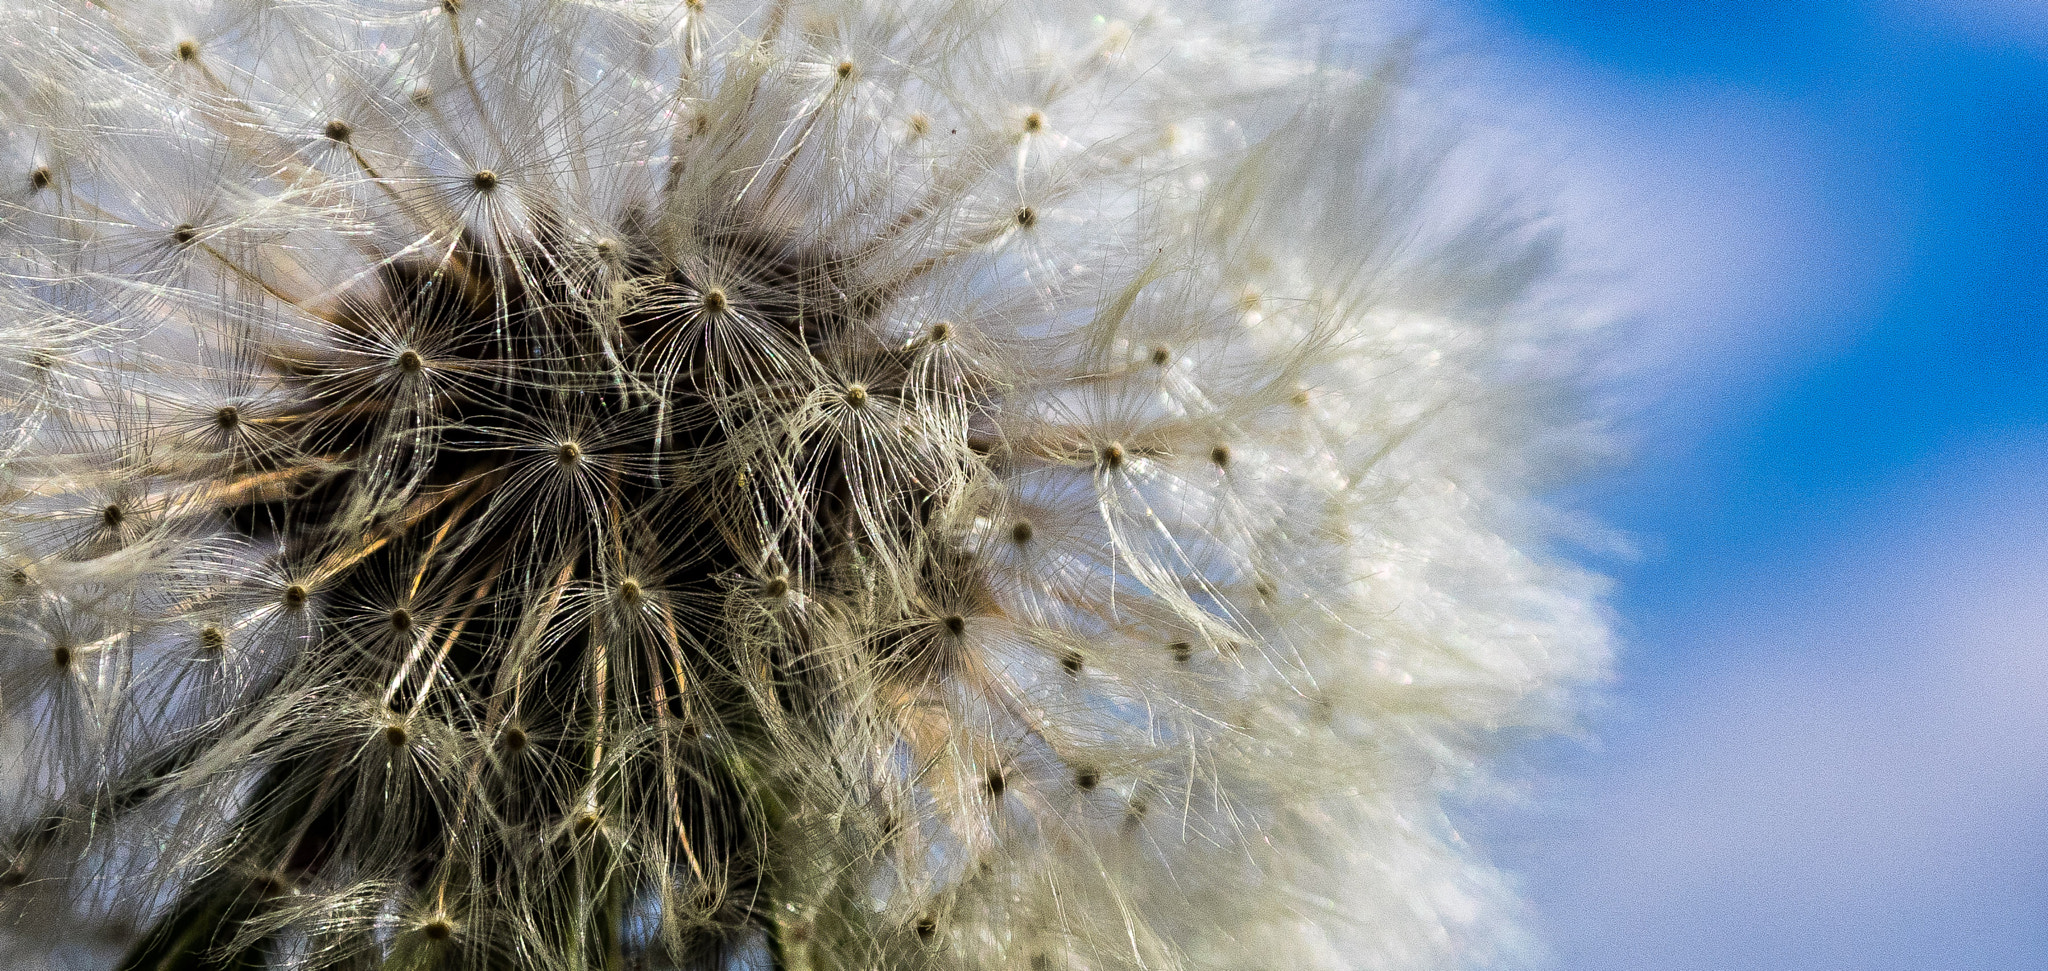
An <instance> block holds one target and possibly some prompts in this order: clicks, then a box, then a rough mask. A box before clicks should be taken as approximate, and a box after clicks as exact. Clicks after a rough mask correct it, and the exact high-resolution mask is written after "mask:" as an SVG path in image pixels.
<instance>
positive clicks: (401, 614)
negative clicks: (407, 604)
mask: <svg viewBox="0 0 2048 971" xmlns="http://www.w3.org/2000/svg"><path fill="white" fill-rule="evenodd" d="M385 620H387V621H389V622H390V623H391V629H392V630H395V631H400V632H403V631H409V630H411V629H412V611H410V610H407V609H405V608H404V607H394V608H392V610H391V613H389V614H387V615H386V616H385Z"/></svg>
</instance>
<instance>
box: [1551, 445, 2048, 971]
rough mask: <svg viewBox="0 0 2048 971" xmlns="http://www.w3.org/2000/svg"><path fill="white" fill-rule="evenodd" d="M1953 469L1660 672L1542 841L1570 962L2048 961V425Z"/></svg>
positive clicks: (1890, 505)
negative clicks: (2028, 441) (2047, 687)
mask: <svg viewBox="0 0 2048 971" xmlns="http://www.w3.org/2000/svg"><path fill="white" fill-rule="evenodd" d="M1938 470H1939V471H1937V472H1935V473H1933V474H1930V475H1929V476H1928V477H1926V479H1925V481H1922V482H1920V483H1918V484H1917V485H1915V486H1914V487H1912V488H1910V489H1905V490H1902V491H1901V492H1899V493H1898V494H1895V495H1892V496H1889V497H1887V499H1886V500H1885V501H1884V502H1882V503H1879V504H1877V505H1876V506H1875V507H1874V508H1875V509H1876V510H1877V511H1876V512H1874V513H1873V514H1872V516H1871V517H1870V520H1869V522H1867V523H1866V524H1865V528H1863V529H1862V530H1860V531H1859V535H1860V536H1861V537H1862V538H1861V539H1859V540H1857V541H1855V542H1853V543H1850V544H1848V545H1847V546H1845V547H1844V548H1842V549H1837V550H1829V551H1824V552H1822V553H1819V554H1818V555H1815V556H1813V557H1811V558H1810V559H1808V560H1807V561H1806V566H1804V567H1800V568H1797V569H1796V570H1794V571H1793V572H1792V573H1790V574H1789V575H1777V576H1773V577H1772V578H1771V581H1770V582H1769V583H1760V584H1759V585H1758V588H1759V590H1760V591H1762V592H1760V593H1759V595H1758V596H1757V597H1756V599H1755V602H1754V603H1750V604H1744V605H1729V604H1722V605H1719V609H1718V610H1715V611H1711V612H1709V611H1703V612H1702V613H1703V615H1704V614H1708V613H1713V614H1716V615H1718V616H1719V617H1721V618H1722V619H1721V620H1720V622H1719V623H1718V624H1713V625H1712V626H1709V627H1707V628H1706V629H1705V630H1704V631H1703V633H1701V634H1700V635H1699V636H1698V637H1697V638H1696V639H1695V640H1694V642H1693V643H1691V644H1689V645H1686V653H1687V654H1688V655H1689V656H1691V657H1692V658H1695V659H1697V660H1696V662H1695V663H1694V664H1693V665H1691V666H1690V667H1689V669H1687V670H1684V671H1674V672H1672V673H1671V674H1669V675H1668V676H1666V677H1665V678H1663V679H1661V681H1660V682H1659V683H1652V684H1644V685H1638V686H1636V689H1635V692H1636V693H1635V695H1634V696H1633V697H1634V701H1633V705H1634V709H1635V710H1634V713H1633V714H1631V713H1628V712H1624V713H1622V715H1621V716H1620V717H1619V718H1617V719H1616V723H1615V724H1614V725H1612V726H1610V728H1609V730H1608V731H1607V732H1606V733H1605V734H1606V735H1607V737H1608V739H1609V745H1608V747H1607V748H1606V750H1605V751H1604V752H1602V753H1600V754H1599V755H1598V756H1597V757H1596V759H1595V760H1594V762H1595V764H1596V765H1597V767H1596V768H1592V769H1589V770H1588V771H1587V772H1586V773H1584V774H1583V775H1582V776H1580V777H1579V778H1578V779H1577V780H1576V781H1575V783H1574V785H1575V787H1576V788H1577V790H1578V791H1577V797H1576V803H1575V805H1574V806H1573V809H1572V810H1571V811H1570V812H1569V813H1567V814H1565V815H1563V816H1562V817H1560V818H1558V819H1555V820H1553V821H1552V822H1553V823H1554V825H1555V829H1553V830H1552V831H1550V832H1549V833H1547V834H1546V836H1545V837H1544V838H1543V839H1541V840H1539V841H1538V842H1537V843H1536V844H1535V847H1534V849H1533V851H1532V852H1531V853H1530V857H1531V859H1529V860H1527V861H1524V862H1525V864H1526V867H1527V869H1526V870H1525V872H1527V873H1528V874H1529V880H1530V884H1531V890H1532V892H1533V894H1534V895H1535V897H1536V898H1537V901H1538V905H1539V907H1540V908H1541V910H1542V912H1543V914H1544V919H1545V922H1546V923H1547V924H1548V925H1549V926H1548V930H1549V931H1550V932H1551V934H1552V936H1553V938H1554V939H1555V941H1556V942H1557V947H1558V950H1559V952H1560V957H1561V959H1562V960H1561V964H1562V965H1563V966H1565V967H1570V968H1573V969H1576V971H1601V969H1609V968H1613V969H1624V968H1625V969H1629V971H1666V969H1668V971H1678V969H1702V971H1706V969H1712V971H1741V969H1749V968H1755V969H1759V971H1763V969H1770V971H1779V969H1784V968H1794V967H1796V968H1813V969H1818V968H1942V969H1971V968H1984V969H2006V968H2015V967H2040V966H2043V962H2044V961H2048V924H2044V923H2043V922H2042V920H2041V914H2042V913H2044V912H2048V691H2043V690H2042V687H2041V686H2042V685H2044V684H2048V487H2043V486H2042V485H2041V484H2040V483H2041V482H2042V481H2043V478H2042V475H2041V473H2043V472H2044V471H2048V441H2044V442H2036V443H2033V445H2032V446H2029V447H2023V448H2015V447H2011V446H2007V447H2005V448H2003V449H2001V450H1999V451H1997V452H1994V453H1990V454H1986V453H1984V452H1981V451H1980V452H1964V453H1961V454H1956V455H1950V456H1946V457H1945V458H1944V460H1943V461H1942V462H1940V463H1939V464H1938ZM1701 620H1702V624H1703V626H1705V625H1708V624H1710V623H1712V622H1711V620H1710V618H1709V617H1707V616H1703V617H1702V618H1701Z"/></svg>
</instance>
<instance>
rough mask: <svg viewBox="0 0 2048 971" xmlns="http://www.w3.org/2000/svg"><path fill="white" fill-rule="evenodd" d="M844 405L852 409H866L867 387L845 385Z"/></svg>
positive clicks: (863, 385) (862, 385)
mask: <svg viewBox="0 0 2048 971" xmlns="http://www.w3.org/2000/svg"><path fill="white" fill-rule="evenodd" d="M846 403H847V405H848V406H850V407H854V408H862V407H866V406H867V403H868V386H867V385H865V384H849V385H847V386H846Z"/></svg>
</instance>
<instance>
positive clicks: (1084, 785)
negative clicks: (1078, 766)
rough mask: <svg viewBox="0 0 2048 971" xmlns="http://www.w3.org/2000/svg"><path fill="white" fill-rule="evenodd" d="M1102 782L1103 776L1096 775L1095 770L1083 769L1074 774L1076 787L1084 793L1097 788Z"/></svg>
mask: <svg viewBox="0 0 2048 971" xmlns="http://www.w3.org/2000/svg"><path fill="white" fill-rule="evenodd" d="M1101 781H1102V776H1100V775H1098V774H1096V772H1095V770H1094V769H1082V770H1080V771H1078V772H1076V773H1074V786H1075V788H1078V789H1080V790H1081V791H1082V792H1087V791H1088V790H1090V789H1093V788H1095V786H1096V785H1097V784H1098V783H1100V782H1101Z"/></svg>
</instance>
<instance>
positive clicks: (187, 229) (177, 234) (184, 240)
mask: <svg viewBox="0 0 2048 971" xmlns="http://www.w3.org/2000/svg"><path fill="white" fill-rule="evenodd" d="M198 238H199V228H198V227H196V226H194V225H192V224H191V223H179V224H178V225H177V228H175V229H172V230H171V241H172V242H174V243H177V244H178V245H179V246H190V245H192V241H193V240H195V239H198Z"/></svg>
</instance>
